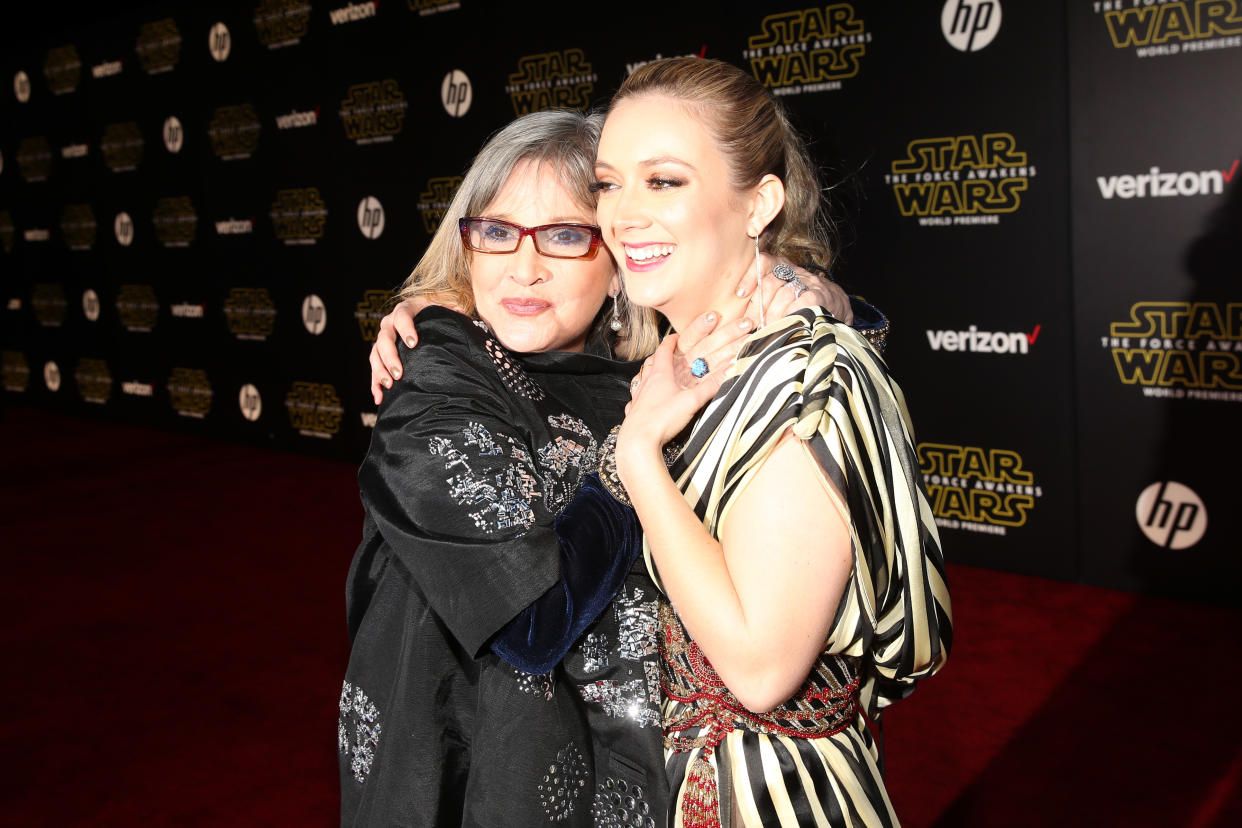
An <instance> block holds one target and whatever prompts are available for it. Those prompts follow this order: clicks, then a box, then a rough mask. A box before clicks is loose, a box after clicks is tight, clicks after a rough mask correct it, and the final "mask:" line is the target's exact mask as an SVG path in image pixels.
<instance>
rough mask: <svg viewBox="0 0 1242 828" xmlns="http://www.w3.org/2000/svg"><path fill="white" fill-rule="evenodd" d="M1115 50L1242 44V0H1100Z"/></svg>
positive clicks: (1159, 51) (1178, 51) (1173, 51)
mask: <svg viewBox="0 0 1242 828" xmlns="http://www.w3.org/2000/svg"><path fill="white" fill-rule="evenodd" d="M1091 5H1092V9H1093V10H1094V11H1095V13H1096V14H1102V15H1103V16H1104V23H1105V25H1106V26H1107V27H1108V37H1109V39H1110V40H1112V42H1113V48H1115V49H1130V50H1132V51H1133V52H1134V54H1135V56H1136V57H1140V58H1147V57H1169V56H1172V55H1188V54H1196V53H1200V52H1212V51H1216V50H1219V49H1237V48H1239V47H1242V7H1240V6H1242V4H1240V3H1239V0H1181V2H1178V1H1177V0H1172V1H1171V2H1170V1H1168V0H1159V2H1157V0H1096V2H1093V3H1092V4H1091Z"/></svg>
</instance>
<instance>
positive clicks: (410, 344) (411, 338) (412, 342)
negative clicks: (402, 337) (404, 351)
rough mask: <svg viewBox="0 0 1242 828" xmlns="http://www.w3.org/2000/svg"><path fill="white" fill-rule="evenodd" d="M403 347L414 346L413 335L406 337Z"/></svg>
mask: <svg viewBox="0 0 1242 828" xmlns="http://www.w3.org/2000/svg"><path fill="white" fill-rule="evenodd" d="M405 347H407V348H413V347H414V337H412V336H411V337H410V338H409V339H407V340H406V341H405Z"/></svg>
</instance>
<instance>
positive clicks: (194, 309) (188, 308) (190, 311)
mask: <svg viewBox="0 0 1242 828" xmlns="http://www.w3.org/2000/svg"><path fill="white" fill-rule="evenodd" d="M170 309H171V310H172V315H173V316H179V317H181V318H182V319H202V318H203V312H204V310H205V309H206V306H205V305H195V304H193V303H192V302H182V303H181V304H180V305H172V306H171V308H170Z"/></svg>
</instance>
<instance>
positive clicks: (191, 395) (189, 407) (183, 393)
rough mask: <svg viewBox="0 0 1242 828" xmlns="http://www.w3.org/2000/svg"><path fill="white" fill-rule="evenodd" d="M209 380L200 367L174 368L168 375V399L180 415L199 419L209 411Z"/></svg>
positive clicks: (210, 391) (210, 395) (210, 394)
mask: <svg viewBox="0 0 1242 828" xmlns="http://www.w3.org/2000/svg"><path fill="white" fill-rule="evenodd" d="M212 396H213V393H212V390H211V382H210V381H209V380H208V379H207V372H206V371H204V370H202V369H200V368H174V369H173V371H172V374H170V375H169V377H168V399H169V401H170V402H171V403H172V407H173V411H176V412H177V413H178V414H180V415H181V416H182V417H192V418H194V419H196V420H201V419H203V418H204V417H206V416H207V412H209V411H211V398H212Z"/></svg>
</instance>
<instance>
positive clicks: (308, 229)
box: [269, 187, 328, 245]
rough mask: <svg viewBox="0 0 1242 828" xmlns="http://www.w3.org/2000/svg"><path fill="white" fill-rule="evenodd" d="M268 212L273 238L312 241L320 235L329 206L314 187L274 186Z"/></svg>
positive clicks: (295, 243) (292, 241) (292, 242)
mask: <svg viewBox="0 0 1242 828" xmlns="http://www.w3.org/2000/svg"><path fill="white" fill-rule="evenodd" d="M269 215H270V216H271V218H272V226H273V228H275V230H276V238H278V239H280V240H281V241H283V242H284V243H285V244H289V245H297V244H314V243H315V242H316V241H317V240H319V239H322V238H323V228H324V225H325V224H326V223H327V221H328V207H327V205H326V204H324V201H323V197H322V196H321V195H319V189H318V188H317V187H303V188H301V189H294V190H277V191H276V200H275V201H273V202H272V209H271V212H270V213H269Z"/></svg>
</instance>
